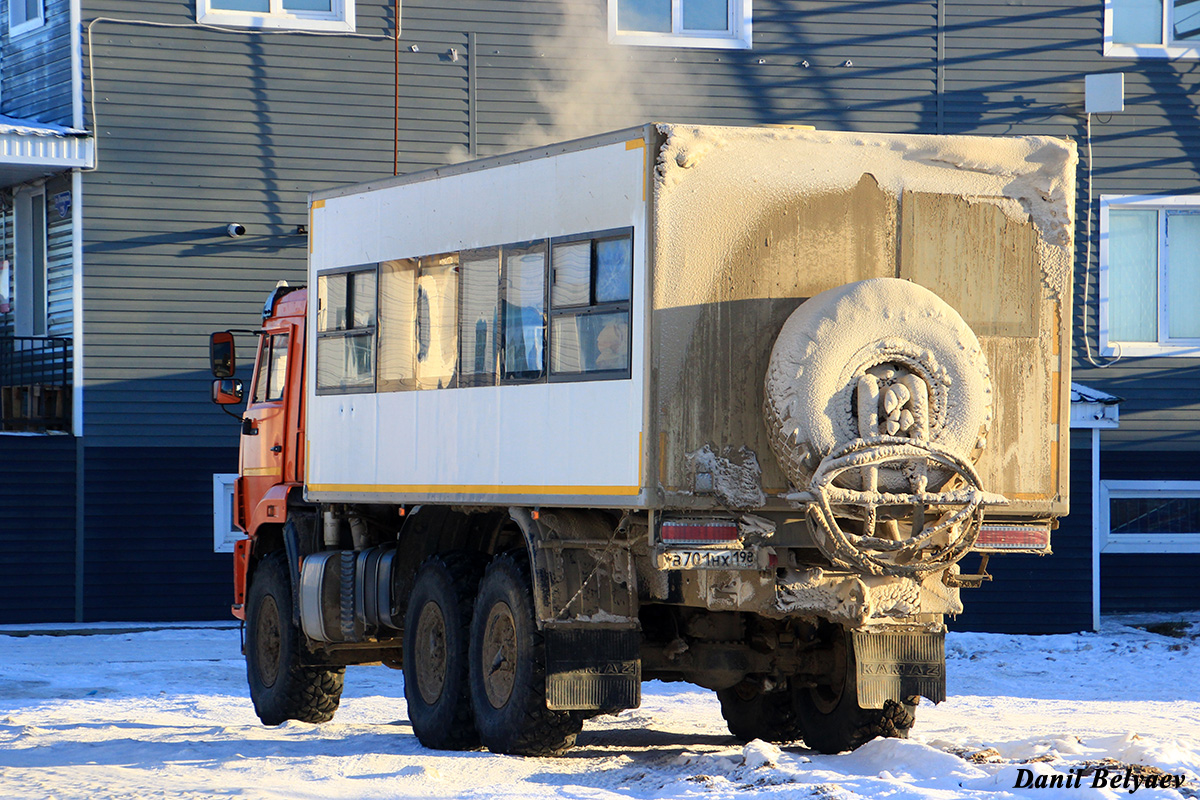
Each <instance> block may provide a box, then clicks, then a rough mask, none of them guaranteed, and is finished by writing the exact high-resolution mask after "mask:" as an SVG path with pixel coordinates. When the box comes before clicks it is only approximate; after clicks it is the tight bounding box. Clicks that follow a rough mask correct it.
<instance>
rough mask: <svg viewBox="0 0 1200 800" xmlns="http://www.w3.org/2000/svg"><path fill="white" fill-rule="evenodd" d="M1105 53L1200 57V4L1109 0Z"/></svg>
mask: <svg viewBox="0 0 1200 800" xmlns="http://www.w3.org/2000/svg"><path fill="white" fill-rule="evenodd" d="M1104 54H1105V55H1107V56H1117V57H1123V58H1139V57H1142V58H1147V57H1148V58H1197V57H1200V3H1197V2H1196V0H1105V3H1104Z"/></svg>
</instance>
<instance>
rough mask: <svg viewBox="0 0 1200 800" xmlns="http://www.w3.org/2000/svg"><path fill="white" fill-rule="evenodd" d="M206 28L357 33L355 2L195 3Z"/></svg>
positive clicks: (202, 0)
mask: <svg viewBox="0 0 1200 800" xmlns="http://www.w3.org/2000/svg"><path fill="white" fill-rule="evenodd" d="M196 21H197V22H203V23H204V24H206V25H231V26H237V27H243V28H285V29H289V30H310V31H341V32H350V31H353V30H354V0H196Z"/></svg>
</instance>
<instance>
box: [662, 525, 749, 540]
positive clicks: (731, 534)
mask: <svg viewBox="0 0 1200 800" xmlns="http://www.w3.org/2000/svg"><path fill="white" fill-rule="evenodd" d="M659 537H660V538H661V539H662V540H663V541H664V542H668V543H670V544H712V543H713V542H736V541H737V540H738V539H739V538H741V537H740V534H739V533H738V526H737V523H736V522H730V521H728V520H701V521H696V520H677V521H670V520H668V521H665V522H663V524H662V529H661V530H660V532H659Z"/></svg>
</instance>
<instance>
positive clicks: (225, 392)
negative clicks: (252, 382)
mask: <svg viewBox="0 0 1200 800" xmlns="http://www.w3.org/2000/svg"><path fill="white" fill-rule="evenodd" d="M244 395H245V390H244V389H243V388H242V381H241V379H240V378H226V379H224V380H221V379H220V378H218V379H217V380H215V381H213V384H212V401H213V402H214V403H216V404H217V405H219V406H231V405H234V404H236V403H240V402H242V398H243V396H244Z"/></svg>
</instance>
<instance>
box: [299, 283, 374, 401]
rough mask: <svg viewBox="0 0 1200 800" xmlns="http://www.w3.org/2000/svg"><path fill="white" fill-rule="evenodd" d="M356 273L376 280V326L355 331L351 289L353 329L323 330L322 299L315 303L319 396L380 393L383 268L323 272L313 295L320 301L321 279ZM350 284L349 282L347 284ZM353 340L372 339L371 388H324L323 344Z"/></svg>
mask: <svg viewBox="0 0 1200 800" xmlns="http://www.w3.org/2000/svg"><path fill="white" fill-rule="evenodd" d="M355 273H370V274H372V275H374V276H375V307H374V309H373V310H374V312H375V314H374V317H373V319H374V321H375V322H374V324H373V325H367V326H364V327H362V328H356V327H353V312H354V306H353V305H352V299H353V292H351V291H350V290H349V287H347V291H346V303H347V309H348V313H347V315H346V316H347V319H348V320H349V321H350V322H349V327H346V328H344V329H342V330H330V331H322V330H320V319H321V309H320V308H318V303H319V299H318V300H317V302H314V303H313V330H314V331H315V332H316V348H315V349H314V353H313V368H314V372H313V386H314V389H315V392H316V394H317V396H325V395H336V394H373V393H375V392H377V391H379V389H378V386H379V264H378V263H375V264H356V265H354V266H352V267H336V268H334V269H326V270H321V271H320V272H318V273H317V274H316V281H315V283H316V287H317V288H316V290H315V291H314V292H313V295H312V296H313V297H315V298H320V296H321V290H320V288H319V287H320V280H321V278H331V277H336V276H338V275H351V274H355ZM348 283H349V280H347V284H348ZM353 336H370V337H371V384H370V385H369V386H326V387H322V386H321V385H320V383H319V382H318V381H319V374H320V373H319V366H318V365H319V364H320V353H321V342H322V341H325V340H327V339H347V338H350V337H353Z"/></svg>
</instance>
